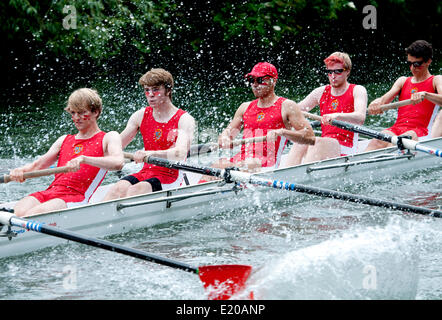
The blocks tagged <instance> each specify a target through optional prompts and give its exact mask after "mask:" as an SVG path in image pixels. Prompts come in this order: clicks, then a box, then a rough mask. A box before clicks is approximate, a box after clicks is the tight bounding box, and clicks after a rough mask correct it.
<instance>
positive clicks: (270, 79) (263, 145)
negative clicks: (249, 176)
mask: <svg viewBox="0 0 442 320" xmlns="http://www.w3.org/2000/svg"><path fill="white" fill-rule="evenodd" d="M245 78H246V80H247V82H246V83H247V84H249V85H250V86H251V88H252V92H253V94H254V95H255V97H256V98H257V99H256V100H253V101H248V102H244V103H242V104H241V105H240V106H239V108H238V109H237V111H236V112H235V115H234V117H233V119H232V121H231V122H230V124H229V125H228V126H227V128H226V129H225V130H224V131H223V132H222V133H221V135H220V136H219V138H218V144H219V146H220V148H231V145H232V141H233V139H235V137H236V136H237V135H238V134H239V132H240V130H241V129H243V138H244V139H247V138H253V137H261V136H267V140H266V141H264V142H255V143H250V144H247V145H245V144H244V145H242V147H241V151H240V152H239V153H238V154H236V155H235V156H234V157H233V158H231V159H224V158H223V159H220V160H219V161H218V162H217V163H214V164H212V166H213V167H216V168H226V167H229V166H233V164H235V166H236V167H239V168H241V169H244V170H247V171H257V170H259V169H260V168H266V169H272V168H277V167H278V166H279V165H280V161H281V156H282V152H283V150H284V147H285V145H286V143H287V139H289V140H292V141H294V142H298V143H300V144H308V145H313V144H314V143H315V135H314V132H313V129H312V127H311V125H310V123H309V122H308V121H307V120H306V119H305V118H304V115H303V114H302V112H301V110H300V109H299V107H298V105H297V104H296V103H295V102H294V101H292V100H289V99H287V98H283V97H279V96H277V95H276V94H275V86H276V82H277V80H278V71H277V69H276V67H275V66H274V65H272V64H270V63H268V62H260V63H258V64H256V65H255V66H254V67H253V69H252V71H251V72H250V73H248V74H246V75H245ZM209 180H213V177H209V176H204V177H203V178H202V180H201V181H200V182H204V181H209Z"/></svg>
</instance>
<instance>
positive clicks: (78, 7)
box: [0, 0, 173, 61]
mask: <svg viewBox="0 0 442 320" xmlns="http://www.w3.org/2000/svg"><path fill="white" fill-rule="evenodd" d="M0 6H1V12H2V18H4V19H5V20H3V21H4V23H3V24H2V31H3V33H5V34H7V35H8V37H9V38H10V39H15V40H16V41H17V39H21V40H22V41H30V42H34V43H39V44H41V45H43V46H44V47H45V48H46V49H47V50H50V51H52V52H53V53H54V54H56V55H64V56H67V57H71V58H78V59H81V58H84V57H85V56H89V57H91V58H92V59H94V60H97V61H100V60H103V59H106V58H108V57H110V56H113V55H115V54H120V53H121V50H122V49H123V48H124V47H125V45H126V44H127V41H130V44H131V45H132V46H135V47H136V48H137V49H138V50H139V51H140V52H148V51H149V47H148V45H147V44H146V43H145V39H146V38H147V35H148V33H149V32H151V31H154V30H160V29H164V28H165V27H166V24H165V23H164V22H163V19H164V18H165V17H166V16H167V14H168V13H167V10H173V5H172V4H171V3H170V1H167V0H165V1H161V2H160V3H154V2H153V1H134V2H132V1H119V0H108V1H101V0H96V1H91V0H76V1H71V0H68V1H55V0H54V1H48V0H42V1H39V0H35V1H28V0H10V1H9V3H8V4H7V3H4V2H2V3H1V4H0ZM70 8H73V10H68V9H70ZM11 9H12V11H13V12H14V14H13V15H11V14H6V12H10V11H11Z"/></svg>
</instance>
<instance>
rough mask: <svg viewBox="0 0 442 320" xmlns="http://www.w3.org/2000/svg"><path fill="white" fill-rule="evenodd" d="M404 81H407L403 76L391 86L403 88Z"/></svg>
mask: <svg viewBox="0 0 442 320" xmlns="http://www.w3.org/2000/svg"><path fill="white" fill-rule="evenodd" d="M406 80H407V77H405V76H402V77H399V78H398V79H397V80H396V81H395V83H394V85H393V86H400V87H401V88H402V87H403V86H404V83H405V81H406Z"/></svg>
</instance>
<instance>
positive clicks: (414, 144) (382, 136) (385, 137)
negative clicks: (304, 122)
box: [304, 101, 442, 157]
mask: <svg viewBox="0 0 442 320" xmlns="http://www.w3.org/2000/svg"><path fill="white" fill-rule="evenodd" d="M400 102H404V101H400ZM304 116H305V117H308V118H310V119H314V120H321V119H322V117H321V116H318V115H315V114H311V113H308V112H304ZM331 124H332V125H333V126H335V127H338V128H341V129H344V130H348V131H352V132H357V133H360V134H363V135H365V136H368V137H372V138H375V139H378V140H382V141H386V142H389V143H392V144H394V145H397V144H398V140H399V138H398V137H397V136H391V135H389V134H386V133H383V132H379V131H376V130H372V129H369V128H366V127H363V126H360V125H356V124H352V123H348V122H344V121H340V120H332V121H331ZM402 143H403V145H404V147H405V148H407V149H410V150H417V151H421V152H425V153H428V154H431V155H435V156H438V157H442V150H439V149H435V148H431V147H427V146H424V145H421V144H420V143H419V142H418V141H414V140H411V139H406V138H403V139H402Z"/></svg>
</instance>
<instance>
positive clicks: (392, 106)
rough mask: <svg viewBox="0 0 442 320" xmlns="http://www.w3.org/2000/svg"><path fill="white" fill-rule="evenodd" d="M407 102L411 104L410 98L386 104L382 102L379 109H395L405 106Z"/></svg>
mask: <svg viewBox="0 0 442 320" xmlns="http://www.w3.org/2000/svg"><path fill="white" fill-rule="evenodd" d="M409 104H412V100H411V99H407V100H402V101H398V102H393V103H388V104H383V105H380V106H379V109H381V110H382V111H386V110H390V109H397V108H400V107H403V106H406V105H409Z"/></svg>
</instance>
